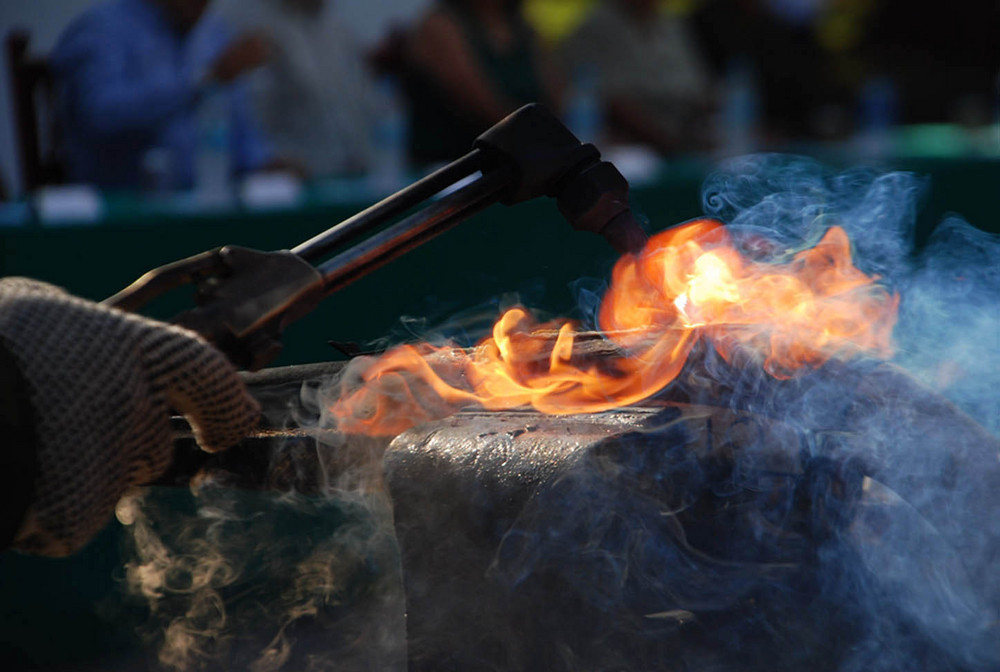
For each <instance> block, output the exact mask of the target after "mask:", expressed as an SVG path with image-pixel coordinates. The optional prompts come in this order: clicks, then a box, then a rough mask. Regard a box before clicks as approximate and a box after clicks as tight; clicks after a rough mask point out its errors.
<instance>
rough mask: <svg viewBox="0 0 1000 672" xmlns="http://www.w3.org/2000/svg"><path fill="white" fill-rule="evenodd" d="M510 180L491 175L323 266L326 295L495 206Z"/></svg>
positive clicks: (503, 172) (499, 173)
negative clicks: (483, 210)
mask: <svg viewBox="0 0 1000 672" xmlns="http://www.w3.org/2000/svg"><path fill="white" fill-rule="evenodd" d="M509 180H510V175H509V173H508V171H506V170H495V171H491V172H489V173H487V174H485V175H483V176H482V177H480V178H479V179H477V180H476V181H475V182H472V183H471V184H468V185H466V186H464V187H462V188H461V189H458V190H457V191H455V192H454V193H451V194H449V195H448V196H445V197H444V198H442V199H441V200H439V201H436V202H434V203H432V204H431V205H429V206H427V207H426V208H424V209H423V210H421V211H420V212H416V213H414V214H412V215H410V216H409V217H407V218H406V219H403V220H401V221H399V222H397V223H396V224H393V225H392V226H390V227H389V228H387V229H385V230H384V231H380V232H379V233H377V234H375V235H373V236H371V237H370V238H368V239H367V240H365V241H363V242H361V243H358V244H357V245H355V246H353V247H351V248H350V249H348V250H346V251H345V252H342V253H341V254H339V255H337V256H336V257H333V258H332V259H330V260H328V261H326V262H324V263H323V264H320V265H319V266H317V267H316V268H317V270H318V271H319V272H320V275H322V276H323V282H324V291H325V292H326V293H327V294H331V293H333V292H335V291H337V290H339V289H341V288H342V287H344V286H346V285H348V284H350V283H351V282H353V281H354V280H357V279H358V278H360V277H361V276H363V275H365V274H367V273H369V272H371V271H373V270H375V269H376V268H378V267H380V266H382V265H383V264H386V263H388V262H390V261H392V260H393V259H395V258H397V257H399V256H400V255H402V254H404V253H406V252H409V251H410V250H412V249H414V248H415V247H417V246H419V245H422V244H423V243H425V242H427V241H428V240H430V239H431V238H434V237H435V236H437V235H438V234H440V233H443V232H445V231H447V230H448V229H450V228H451V227H453V226H455V225H456V224H459V223H460V222H462V221H464V220H465V219H466V218H468V217H470V216H472V215H473V214H475V213H477V212H479V211H480V210H482V209H484V208H486V207H487V206H489V205H491V204H493V203H495V202H496V201H497V199H498V198H499V195H500V193H501V192H502V191H503V190H504V189H505V188H506V187H507V185H508V184H509Z"/></svg>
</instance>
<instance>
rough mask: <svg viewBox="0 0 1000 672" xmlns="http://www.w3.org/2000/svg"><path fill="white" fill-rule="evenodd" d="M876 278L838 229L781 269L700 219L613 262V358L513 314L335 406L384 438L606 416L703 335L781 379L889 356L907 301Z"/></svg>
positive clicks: (386, 373)
mask: <svg viewBox="0 0 1000 672" xmlns="http://www.w3.org/2000/svg"><path fill="white" fill-rule="evenodd" d="M877 280H878V277H871V276H868V275H866V274H864V273H863V272H861V271H860V270H858V269H857V268H855V267H854V265H853V263H852V261H851V246H850V241H849V240H848V238H847V234H846V233H845V232H844V231H843V229H841V228H839V227H831V228H830V229H829V230H828V231H827V232H826V234H825V235H824V236H823V238H822V239H821V240H820V241H819V243H817V244H816V245H815V246H814V247H812V248H810V249H806V250H803V251H801V252H799V253H797V254H795V255H794V256H793V257H792V259H791V260H790V261H788V262H787V263H783V264H773V263H764V262H760V261H754V260H752V259H750V258H748V257H746V256H745V255H743V254H741V253H740V252H739V251H738V250H737V248H736V247H735V245H734V244H733V241H732V239H731V238H730V236H729V233H728V231H727V230H726V229H725V228H724V227H723V226H722V224H721V223H719V222H717V221H714V220H708V219H702V220H696V221H693V222H690V223H688V224H685V225H683V226H679V227H677V228H674V229H670V230H668V231H664V232H663V233H660V234H658V235H656V236H654V237H652V238H651V239H650V240H649V243H648V244H647V245H646V247H645V249H643V251H642V252H641V253H639V254H638V255H631V254H630V255H626V256H624V257H622V258H621V259H620V260H619V261H618V263H617V264H616V265H615V268H614V270H613V272H612V282H611V286H610V288H609V289H608V291H607V293H606V294H605V296H604V299H603V301H602V304H601V308H600V313H599V324H600V328H601V330H602V331H603V333H604V336H605V338H606V339H607V340H608V341H609V343H610V344H611V345H612V346H614V347H615V349H616V351H617V352H616V354H614V355H611V356H603V357H599V358H595V357H586V356H583V355H580V354H578V353H576V352H575V350H574V345H575V344H576V342H577V341H578V339H579V332H578V331H577V329H576V325H575V324H574V323H573V322H571V321H568V320H562V321H555V322H548V323H542V324H539V323H536V322H535V321H534V320H533V318H532V317H531V316H530V315H529V314H528V313H527V312H526V311H525V310H524V309H522V308H514V309H511V310H509V311H507V312H506V313H504V314H503V315H502V316H501V317H500V319H499V320H498V321H497V322H496V324H495V325H494V327H493V334H492V336H490V337H488V338H486V339H484V340H483V341H481V342H480V343H479V344H478V345H477V346H476V347H475V348H473V349H472V350H471V351H465V350H461V349H458V348H455V347H435V346H432V345H429V344H419V345H402V346H399V347H396V348H394V349H392V350H390V351H388V352H387V353H385V354H384V355H382V356H381V357H378V358H377V359H374V360H369V361H368V363H367V365H366V366H365V368H364V370H363V371H362V372H361V374H360V379H359V380H356V381H354V383H353V384H352V383H350V382H348V381H344V383H343V389H342V392H341V396H340V398H339V399H337V400H336V401H335V402H333V404H332V407H331V411H332V413H333V416H334V418H336V420H337V423H338V427H339V428H340V429H341V430H343V431H345V432H350V433H364V434H381V435H391V434H397V433H399V432H401V431H403V430H404V429H406V428H408V427H411V426H413V425H415V424H418V423H420V422H423V421H426V420H430V419H434V418H440V417H444V416H446V415H449V414H450V413H452V412H454V411H456V410H458V409H459V408H462V407H465V406H472V405H478V406H481V407H483V408H486V409H490V410H504V409H511V408H516V407H519V406H527V405H530V406H532V407H534V408H535V409H537V410H539V411H541V412H543V413H550V414H569V413H585V412H598V411H604V410H609V409H612V408H619V407H622V406H627V405H629V404H634V403H636V402H639V401H641V400H643V399H646V398H648V397H650V396H651V395H653V394H655V393H656V392H658V391H660V390H662V389H663V388H664V387H665V386H666V385H668V384H669V383H670V382H671V381H672V380H674V379H675V378H676V377H677V375H678V374H679V373H680V371H681V369H682V368H683V367H684V364H685V362H686V361H687V358H688V355H689V354H690V353H691V350H692V348H693V347H694V346H695V344H696V343H698V341H699V340H700V339H702V338H704V339H707V340H708V341H709V342H710V343H711V344H712V345H713V346H714V347H715V349H716V350H717V351H718V352H719V353H720V354H721V355H722V356H723V357H725V358H726V359H727V360H729V361H731V360H732V358H733V356H734V355H736V354H737V353H741V354H742V355H743V357H741V361H742V360H743V359H744V358H745V355H747V354H749V355H751V356H752V357H753V358H754V359H755V360H758V361H759V362H760V363H761V365H762V366H763V367H764V369H765V370H766V371H767V372H768V373H770V374H771V375H773V376H775V377H777V378H788V377H790V376H793V375H795V374H796V372H798V371H800V370H803V369H809V368H815V367H818V366H820V365H822V364H823V363H824V362H826V361H828V360H829V359H831V358H834V357H849V356H853V355H856V354H859V353H867V354H870V355H874V356H879V357H889V356H891V355H892V348H891V335H892V328H893V326H894V325H895V322H896V314H897V308H898V305H899V297H898V295H896V294H894V293H890V292H889V291H888V290H886V289H885V288H884V287H882V286H881V285H879V284H877Z"/></svg>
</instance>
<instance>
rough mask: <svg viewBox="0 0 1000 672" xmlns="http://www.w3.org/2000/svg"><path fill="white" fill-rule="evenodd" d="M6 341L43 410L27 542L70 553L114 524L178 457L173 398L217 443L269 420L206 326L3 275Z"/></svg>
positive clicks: (19, 540) (212, 446)
mask: <svg viewBox="0 0 1000 672" xmlns="http://www.w3.org/2000/svg"><path fill="white" fill-rule="evenodd" d="M0 346H3V347H4V348H5V350H6V351H7V352H9V353H10V354H11V355H12V356H13V360H14V362H15V364H16V369H17V370H18V371H19V372H20V374H21V377H22V378H23V379H24V382H25V385H24V387H25V388H26V396H27V399H28V402H29V405H30V408H31V411H32V413H31V414H32V415H33V416H34V422H33V426H34V446H35V449H36V452H37V467H38V469H37V475H36V478H35V488H34V494H33V496H32V498H31V502H30V505H29V508H28V512H27V516H26V517H25V520H24V523H23V524H22V525H21V528H20V531H19V532H18V533H17V535H16V536H15V539H14V546H15V547H16V548H19V549H21V550H25V551H29V552H33V553H39V554H43V555H51V556H63V555H69V554H70V553H72V552H74V551H76V550H77V549H79V548H80V547H81V546H83V545H84V544H85V543H86V542H87V541H89V540H90V538H91V537H93V536H94V535H95V534H96V533H97V532H98V531H100V530H101V528H102V527H104V525H105V523H106V522H107V520H108V519H109V518H110V516H111V514H112V512H113V510H114V508H115V505H116V503H117V502H118V499H119V498H120V497H121V496H122V494H124V493H125V491H126V490H128V489H129V488H131V487H133V486H135V485H139V484H142V483H148V482H150V481H152V480H154V479H156V478H157V477H158V476H159V475H161V474H162V473H163V472H164V471H165V470H166V469H167V467H168V466H169V465H170V462H171V458H172V457H173V436H172V431H171V427H170V410H171V409H173V410H176V411H178V412H180V413H183V414H184V415H186V416H187V418H188V421H189V422H190V423H191V425H192V427H193V428H194V432H195V438H196V439H197V441H198V443H199V445H200V446H201V447H202V448H203V449H205V450H207V451H216V450H221V449H223V448H227V447H229V446H230V445H232V444H234V443H236V442H237V441H239V440H240V439H241V438H243V437H244V436H245V435H246V434H247V433H248V432H249V431H250V430H251V429H252V428H253V427H254V426H255V425H256V424H257V422H258V421H259V413H260V409H259V407H258V405H257V403H256V401H254V399H253V398H252V397H251V396H250V394H249V393H248V392H247V390H246V388H245V386H244V385H243V382H242V381H241V379H240V378H239V376H238V375H237V374H236V371H235V369H234V368H233V366H232V365H231V364H230V363H229V361H228V360H227V359H226V358H225V356H224V355H223V354H222V353H221V352H219V351H218V350H216V349H215V348H214V347H213V346H211V345H209V344H208V343H207V342H206V341H204V340H203V339H202V338H201V337H200V336H199V335H198V334H196V333H194V332H192V331H188V330H187V329H183V328H181V327H177V326H174V325H168V324H164V323H162V322H157V321H155V320H150V319H148V318H144V317H141V316H138V315H132V314H129V313H125V312H122V311H120V310H117V309H114V308H108V307H105V306H101V305H99V304H96V303H93V302H91V301H87V300H84V299H81V298H78V297H74V296H71V295H70V294H67V293H66V292H65V291H63V290H61V289H59V288H57V287H53V286H52V285H48V284H45V283H42V282H38V281H35V280H29V279H27V278H4V279H2V280H0ZM12 373H13V372H12ZM5 449H7V450H18V449H19V447H18V446H9V447H5ZM3 513H7V512H3Z"/></svg>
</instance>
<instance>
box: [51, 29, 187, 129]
mask: <svg viewBox="0 0 1000 672" xmlns="http://www.w3.org/2000/svg"><path fill="white" fill-rule="evenodd" d="M105 24H109V25H105ZM123 30H124V29H123V28H121V27H114V23H111V22H101V21H99V20H84V21H83V22H82V23H81V24H80V25H78V26H75V27H74V28H71V29H70V32H69V33H67V35H66V36H65V37H64V38H63V40H61V42H60V44H59V45H58V46H57V48H56V50H55V52H54V53H53V55H52V59H51V62H52V66H53V68H54V70H55V72H56V76H57V78H58V79H59V80H60V82H61V84H63V85H64V86H65V89H66V93H67V95H68V100H69V104H70V106H71V108H72V110H73V115H74V117H75V118H76V119H77V121H78V123H80V124H81V125H82V126H84V127H85V128H86V129H87V130H89V131H90V132H92V133H96V134H112V133H119V132H123V131H132V130H142V129H147V128H152V127H154V126H155V125H157V124H159V123H160V122H162V121H163V120H164V119H168V118H170V117H171V116H173V115H174V114H175V113H176V112H177V111H178V110H181V109H183V108H184V107H185V106H187V105H191V104H192V103H193V102H194V100H195V98H196V96H197V86H196V82H195V78H196V73H194V72H186V71H183V70H181V71H178V70H176V69H171V68H170V67H169V65H166V64H165V65H164V67H160V68H151V69H150V71H149V74H148V76H146V77H143V78H136V77H128V76H127V68H128V62H129V59H130V58H134V55H132V54H130V53H129V48H128V44H127V43H128V40H130V39H133V38H131V37H128V36H125V35H122V34H121V33H122V32H123Z"/></svg>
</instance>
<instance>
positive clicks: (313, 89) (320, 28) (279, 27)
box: [220, 0, 374, 175]
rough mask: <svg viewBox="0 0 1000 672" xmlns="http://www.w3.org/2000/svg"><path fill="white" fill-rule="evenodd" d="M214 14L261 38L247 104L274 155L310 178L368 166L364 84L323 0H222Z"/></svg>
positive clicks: (357, 58) (357, 56)
mask: <svg viewBox="0 0 1000 672" xmlns="http://www.w3.org/2000/svg"><path fill="white" fill-rule="evenodd" d="M220 12H221V13H222V14H223V16H225V17H226V18H227V19H228V20H229V21H230V23H232V24H233V25H234V26H237V27H239V28H241V29H244V30H250V31H261V32H264V33H266V34H267V35H268V37H269V38H270V43H271V45H272V51H271V55H270V58H269V59H268V62H267V63H266V64H264V65H263V67H261V68H260V69H259V70H257V71H256V72H254V73H253V75H252V76H251V77H250V78H249V80H250V81H249V90H250V98H251V100H252V101H253V105H254V108H255V110H256V112H257V114H258V116H259V118H260V121H261V124H262V126H263V128H264V130H265V131H266V133H267V135H268V137H269V138H270V140H271V142H272V143H273V144H274V147H275V149H276V151H277V152H278V153H279V154H280V155H282V156H286V157H289V158H292V159H295V160H297V161H300V162H302V163H303V164H304V167H305V168H306V169H307V170H308V172H309V173H310V174H313V175H344V174H354V173H362V172H365V171H367V170H369V169H370V168H371V164H372V142H371V136H372V128H371V126H372V121H373V115H374V104H373V99H372V82H371V79H370V75H369V73H368V72H367V70H366V66H365V63H364V55H363V53H362V49H361V47H360V45H359V44H358V43H357V41H356V39H355V36H354V34H353V33H352V32H351V30H350V29H349V27H348V26H347V25H345V23H344V22H343V21H342V20H341V19H340V17H339V16H337V14H336V12H335V8H334V3H333V2H330V1H328V0H227V1H226V2H223V3H220Z"/></svg>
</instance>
